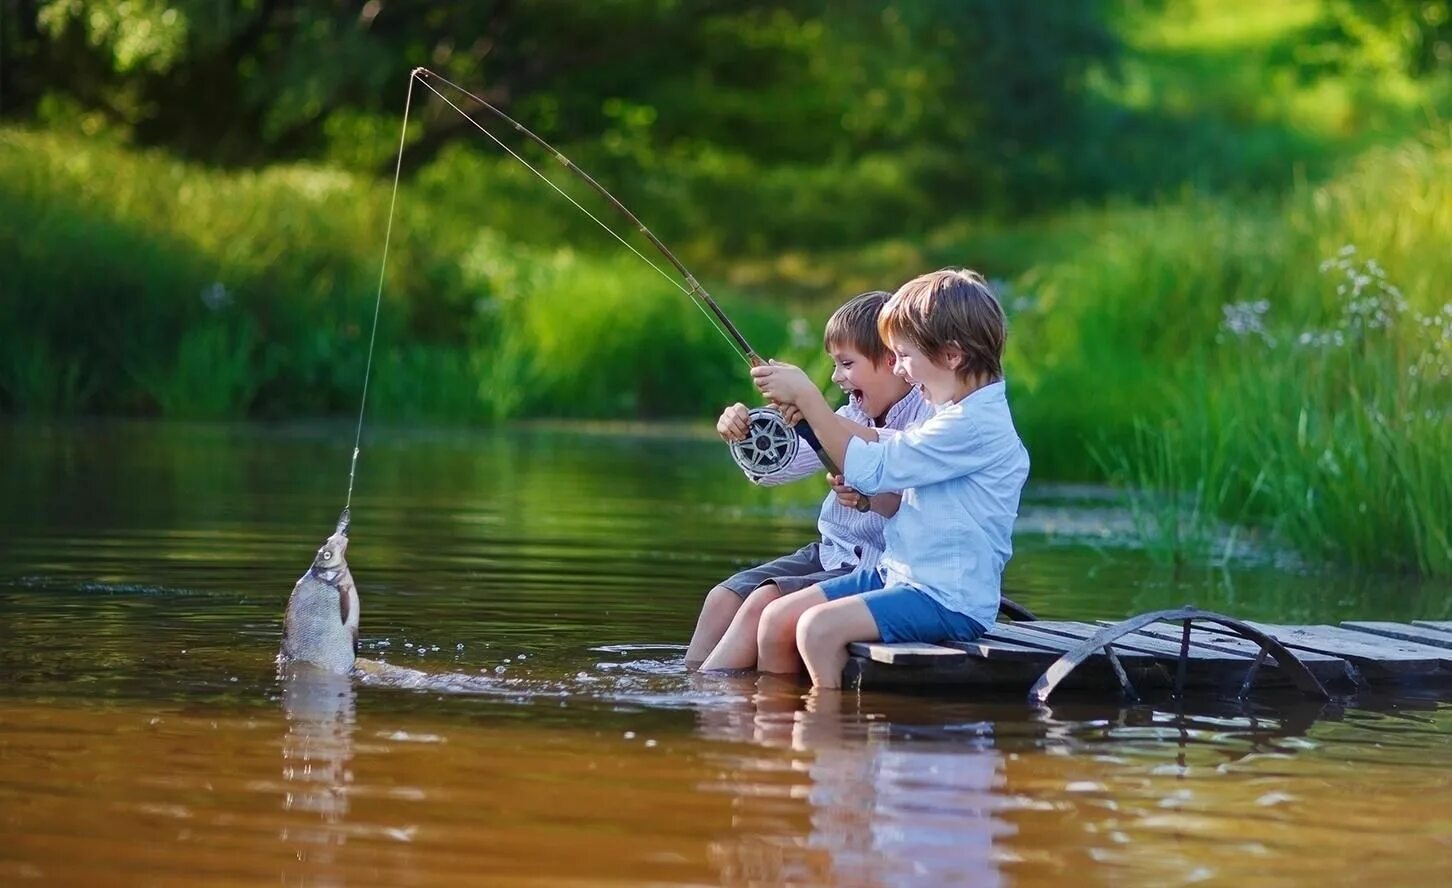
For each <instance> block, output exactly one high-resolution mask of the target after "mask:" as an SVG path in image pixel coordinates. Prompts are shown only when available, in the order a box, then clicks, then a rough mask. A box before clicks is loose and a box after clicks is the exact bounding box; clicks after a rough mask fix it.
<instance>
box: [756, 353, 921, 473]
mask: <svg viewBox="0 0 1452 888" xmlns="http://www.w3.org/2000/svg"><path fill="white" fill-rule="evenodd" d="M751 377H752V379H753V380H754V381H755V382H756V387H757V388H758V389H760V390H761V392H762V394H764V395H766V397H767V398H768V399H770V400H772V401H776V402H777V403H779V404H795V405H796V406H797V409H799V410H801V411H802V419H804V420H806V422H807V425H809V426H811V427H812V431H813V432H815V433H816V435H817V440H818V441H819V442H820V443H821V445H822V450H823V451H825V452H826V454H827V455H828V456H829V457H831V458H832V461H833V462H835V463H836V464H837V465H839V466H840V465H842V464H843V460H844V459H846V456H847V443H848V442H849V441H851V440H852V439H853V438H855V437H862V438H864V439H866V437H867V436H866V434H865V433H866V432H868V431H869V430H868V429H866V428H863V427H862V426H857V425H856V424H855V423H849V424H845V425H844V424H843V423H840V422H838V421H837V419H838V417H837V415H836V414H835V413H833V412H832V408H831V406H829V405H828V404H827V399H826V398H824V397H823V396H822V392H821V390H820V389H818V388H817V386H816V385H815V384H814V383H813V382H812V380H811V379H809V378H808V377H807V374H805V373H803V372H802V370H801V368H800V367H794V366H792V365H791V364H779V363H777V362H775V361H772V362H771V363H770V364H766V365H763V366H760V367H752V368H751ZM854 429H855V430H854ZM859 431H860V432H861V433H863V434H859ZM876 437H877V435H876V434H875V433H873V438H876ZM854 486H855V485H854ZM858 489H859V490H861V488H858ZM894 489H897V490H901V489H902V488H894ZM862 492H863V493H867V491H865V490H864V491H862Z"/></svg>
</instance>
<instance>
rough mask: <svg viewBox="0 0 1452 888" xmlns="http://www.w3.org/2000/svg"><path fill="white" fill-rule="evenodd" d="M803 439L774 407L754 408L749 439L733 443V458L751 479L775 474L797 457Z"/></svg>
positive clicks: (752, 409) (748, 425) (748, 429)
mask: <svg viewBox="0 0 1452 888" xmlns="http://www.w3.org/2000/svg"><path fill="white" fill-rule="evenodd" d="M801 442H802V439H801V438H800V437H799V436H798V435H797V433H796V431H795V430H794V429H792V427H791V426H789V425H787V424H786V420H785V419H784V418H783V417H782V415H781V411H779V410H777V409H775V408H774V407H753V408H751V419H750V421H749V423H748V424H747V427H746V437H745V438H743V439H742V440H740V441H732V442H731V458H732V459H733V460H735V461H736V465H738V466H740V467H741V470H742V471H743V472H745V473H746V474H748V475H750V476H751V477H752V478H755V479H761V478H765V477H767V476H768V475H775V474H776V473H777V472H780V471H781V470H782V469H785V468H786V467H787V466H788V465H790V464H791V461H792V460H793V459H795V458H796V455H797V448H798V447H800V446H801Z"/></svg>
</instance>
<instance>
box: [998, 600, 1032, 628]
mask: <svg viewBox="0 0 1452 888" xmlns="http://www.w3.org/2000/svg"><path fill="white" fill-rule="evenodd" d="M998 613H999V615H1000V616H1005V617H1008V618H1009V619H1010V620H1013V621H1014V622H1015V623H1027V622H1029V621H1030V620H1037V619H1038V617H1036V616H1034V612H1033V611H1031V610H1029V609H1028V608H1026V607H1024V606H1023V605H1021V604H1019V603H1018V602H1017V601H1014V600H1013V599H1012V598H1009V597H1008V596H1006V595H1000V596H999V597H998Z"/></svg>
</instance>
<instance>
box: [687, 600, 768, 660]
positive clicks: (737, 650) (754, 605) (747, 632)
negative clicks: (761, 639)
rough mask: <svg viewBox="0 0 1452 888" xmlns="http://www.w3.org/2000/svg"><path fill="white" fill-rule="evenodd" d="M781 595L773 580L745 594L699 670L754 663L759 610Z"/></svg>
mask: <svg viewBox="0 0 1452 888" xmlns="http://www.w3.org/2000/svg"><path fill="white" fill-rule="evenodd" d="M780 597H781V590H780V589H778V588H777V587H776V584H775V583H767V584H766V585H764V586H760V587H758V588H757V589H756V591H754V592H752V593H751V594H750V595H748V596H747V597H746V603H745V604H743V605H741V609H740V610H738V611H737V612H736V616H735V617H732V618H731V625H730V627H729V628H727V630H726V634H725V635H724V636H722V638H721V641H720V642H719V643H717V645H716V647H715V648H713V649H712V651H711V654H710V656H708V657H706V662H704V663H702V664H701V668H702V669H703V670H712V669H753V668H755V667H756V627H757V624H758V623H760V622H761V612H762V611H764V610H766V606H767V605H768V604H771V603H772V602H773V601H776V600H777V599H778V598H780Z"/></svg>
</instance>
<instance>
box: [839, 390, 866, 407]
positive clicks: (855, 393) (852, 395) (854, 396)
mask: <svg viewBox="0 0 1452 888" xmlns="http://www.w3.org/2000/svg"><path fill="white" fill-rule="evenodd" d="M842 391H844V392H846V393H847V400H848V401H851V402H852V403H853V404H861V403H862V389H854V388H849V389H843V390H842Z"/></svg>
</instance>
